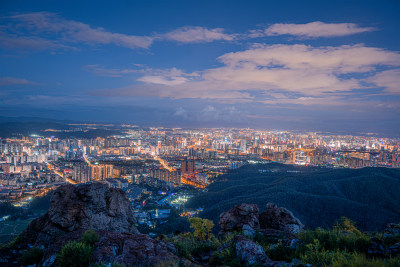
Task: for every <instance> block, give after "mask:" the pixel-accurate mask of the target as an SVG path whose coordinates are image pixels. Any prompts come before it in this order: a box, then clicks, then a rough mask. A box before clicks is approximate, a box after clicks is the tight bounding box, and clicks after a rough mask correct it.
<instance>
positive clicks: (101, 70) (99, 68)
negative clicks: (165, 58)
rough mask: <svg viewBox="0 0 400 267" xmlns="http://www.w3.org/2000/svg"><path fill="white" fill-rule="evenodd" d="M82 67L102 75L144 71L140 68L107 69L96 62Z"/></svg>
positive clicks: (120, 75) (113, 75) (118, 75)
mask: <svg viewBox="0 0 400 267" xmlns="http://www.w3.org/2000/svg"><path fill="white" fill-rule="evenodd" d="M83 69H84V70H86V71H89V72H91V73H93V74H94V75H97V76H102V77H122V76H124V75H127V74H132V73H143V72H144V70H141V69H107V68H104V67H102V66H101V65H98V64H94V65H86V66H84V67H83Z"/></svg>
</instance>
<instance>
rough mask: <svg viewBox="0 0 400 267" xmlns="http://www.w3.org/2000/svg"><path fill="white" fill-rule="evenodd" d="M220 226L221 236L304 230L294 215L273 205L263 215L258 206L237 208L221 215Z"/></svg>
mask: <svg viewBox="0 0 400 267" xmlns="http://www.w3.org/2000/svg"><path fill="white" fill-rule="evenodd" d="M219 226H220V228H221V232H220V233H221V234H224V233H226V232H233V231H243V233H244V234H245V235H246V236H252V235H254V234H255V232H256V231H257V230H260V232H262V233H265V234H266V235H277V236H278V235H281V234H297V233H298V232H300V231H301V230H302V229H303V228H304V225H303V224H302V223H301V222H300V220H299V219H297V218H296V217H295V216H294V215H293V213H291V212H290V211H289V210H287V209H285V208H282V207H277V206H276V205H275V204H271V203H268V204H267V208H266V210H265V211H264V212H262V213H261V214H258V206H257V205H256V204H245V203H243V204H242V205H240V206H235V207H234V208H232V209H230V210H229V211H227V212H224V213H222V214H221V215H220V220H219Z"/></svg>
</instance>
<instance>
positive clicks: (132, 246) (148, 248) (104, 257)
mask: <svg viewBox="0 0 400 267" xmlns="http://www.w3.org/2000/svg"><path fill="white" fill-rule="evenodd" d="M174 253H176V251H175V246H174V245H173V244H172V243H168V242H163V241H160V240H155V239H152V238H150V237H149V236H148V235H144V234H136V235H134V234H130V233H110V232H108V233H106V235H104V236H102V237H101V238H100V241H99V242H98V244H97V246H96V249H95V250H94V252H93V260H94V261H95V262H103V263H116V262H117V263H120V264H122V265H125V266H178V265H179V264H181V265H184V263H185V262H184V261H183V260H181V259H180V258H179V257H177V256H176V255H174Z"/></svg>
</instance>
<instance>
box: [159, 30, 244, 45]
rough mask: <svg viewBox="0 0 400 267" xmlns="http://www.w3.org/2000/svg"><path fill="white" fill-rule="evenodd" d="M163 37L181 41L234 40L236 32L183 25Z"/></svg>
mask: <svg viewBox="0 0 400 267" xmlns="http://www.w3.org/2000/svg"><path fill="white" fill-rule="evenodd" d="M160 37H161V38H164V39H167V40H171V41H177V42H181V43H206V42H213V41H218V40H225V41H232V40H234V39H235V38H236V35H234V34H226V33H224V29H221V28H216V29H208V28H204V27H190V26H187V27H182V28H179V29H176V30H173V31H171V32H168V33H166V34H163V35H161V36H160Z"/></svg>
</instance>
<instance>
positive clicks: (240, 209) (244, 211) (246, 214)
mask: <svg viewBox="0 0 400 267" xmlns="http://www.w3.org/2000/svg"><path fill="white" fill-rule="evenodd" d="M245 225H246V226H245ZM244 226H245V230H246V231H249V232H252V231H253V230H255V229H258V228H259V220H258V206H257V205H256V204H245V203H243V204H241V205H238V206H235V207H234V208H232V209H230V210H229V211H227V212H224V213H222V214H221V215H220V219H219V227H220V228H221V234H223V233H226V232H232V231H242V230H243V227H244Z"/></svg>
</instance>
